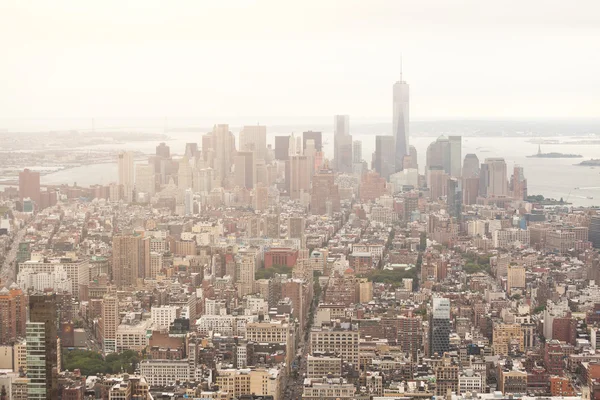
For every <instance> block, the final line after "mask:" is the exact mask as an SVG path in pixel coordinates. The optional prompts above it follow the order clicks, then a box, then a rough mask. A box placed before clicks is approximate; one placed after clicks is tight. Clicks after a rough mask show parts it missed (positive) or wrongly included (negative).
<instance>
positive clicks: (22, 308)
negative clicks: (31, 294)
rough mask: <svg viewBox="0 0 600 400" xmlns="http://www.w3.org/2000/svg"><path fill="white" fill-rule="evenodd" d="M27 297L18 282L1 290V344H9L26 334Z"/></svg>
mask: <svg viewBox="0 0 600 400" xmlns="http://www.w3.org/2000/svg"><path fill="white" fill-rule="evenodd" d="M26 301H27V297H26V296H25V293H23V291H22V290H21V289H19V288H18V287H17V286H16V284H13V285H11V287H10V290H9V289H7V288H3V289H2V290H0V344H9V343H13V342H14V341H16V339H17V338H19V337H21V338H22V337H24V336H25V325H26V323H27V304H26Z"/></svg>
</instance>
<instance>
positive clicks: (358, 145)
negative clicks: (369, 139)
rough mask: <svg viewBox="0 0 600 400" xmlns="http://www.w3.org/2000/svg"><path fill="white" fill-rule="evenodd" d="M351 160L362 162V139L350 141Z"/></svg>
mask: <svg viewBox="0 0 600 400" xmlns="http://www.w3.org/2000/svg"><path fill="white" fill-rule="evenodd" d="M352 162H353V163H361V162H362V141H360V140H355V141H353V142H352Z"/></svg>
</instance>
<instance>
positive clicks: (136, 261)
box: [112, 236, 145, 287]
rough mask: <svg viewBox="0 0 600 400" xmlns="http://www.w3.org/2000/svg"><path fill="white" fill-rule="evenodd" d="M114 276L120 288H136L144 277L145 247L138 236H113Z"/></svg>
mask: <svg viewBox="0 0 600 400" xmlns="http://www.w3.org/2000/svg"><path fill="white" fill-rule="evenodd" d="M112 253H113V254H112V260H113V261H112V274H113V280H114V282H115V285H117V286H118V287H123V286H135V285H136V284H137V280H138V278H140V277H143V276H144V270H145V269H144V246H143V242H142V240H141V237H138V236H113V246H112Z"/></svg>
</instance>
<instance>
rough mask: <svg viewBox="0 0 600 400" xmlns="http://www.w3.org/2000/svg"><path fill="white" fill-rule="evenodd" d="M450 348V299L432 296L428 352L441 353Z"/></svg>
mask: <svg viewBox="0 0 600 400" xmlns="http://www.w3.org/2000/svg"><path fill="white" fill-rule="evenodd" d="M449 350H450V300H448V299H445V298H442V297H434V298H433V310H432V313H431V319H430V321H429V353H430V354H432V355H433V354H435V353H437V354H439V355H443V354H444V353H445V352H447V351H449Z"/></svg>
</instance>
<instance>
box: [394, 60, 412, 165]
mask: <svg viewBox="0 0 600 400" xmlns="http://www.w3.org/2000/svg"><path fill="white" fill-rule="evenodd" d="M408 124H409V88H408V84H407V83H406V82H405V81H403V80H402V71H400V80H399V81H397V82H396V83H395V84H394V88H393V121H392V135H393V136H394V140H395V142H396V147H395V149H396V152H395V154H396V169H395V171H394V172H396V171H400V170H402V168H403V165H404V156H405V155H408V154H409V152H408V151H409V143H408V136H409V126H408Z"/></svg>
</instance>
